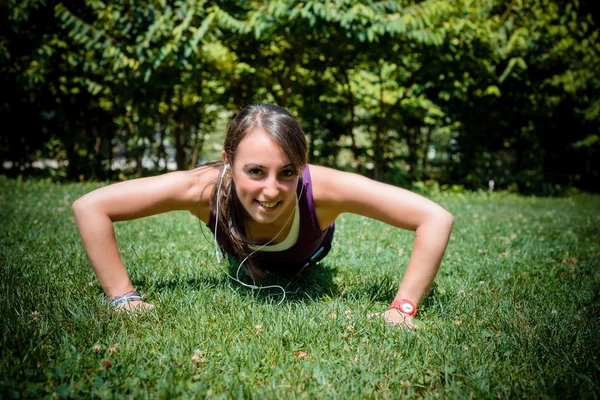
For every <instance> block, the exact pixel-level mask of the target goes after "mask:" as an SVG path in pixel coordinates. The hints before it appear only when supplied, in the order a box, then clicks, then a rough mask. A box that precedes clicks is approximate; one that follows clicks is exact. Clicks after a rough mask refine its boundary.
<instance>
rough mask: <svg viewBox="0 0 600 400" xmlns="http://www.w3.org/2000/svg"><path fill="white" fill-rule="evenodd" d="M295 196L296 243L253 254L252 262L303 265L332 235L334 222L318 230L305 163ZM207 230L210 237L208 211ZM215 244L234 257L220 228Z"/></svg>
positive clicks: (210, 222) (227, 239) (212, 219)
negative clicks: (298, 221)
mask: <svg viewBox="0 0 600 400" xmlns="http://www.w3.org/2000/svg"><path fill="white" fill-rule="evenodd" d="M303 188H304V189H303ZM296 194H297V196H298V210H299V212H300V231H299V232H298V240H296V243H295V244H294V245H293V246H292V247H290V248H289V249H287V250H283V251H275V252H271V251H269V252H267V251H257V252H256V253H254V256H253V258H254V260H256V261H257V262H259V263H260V262H261V261H262V262H266V263H268V264H296V263H301V262H305V261H306V260H308V259H309V258H310V257H311V256H312V255H313V254H314V253H315V252H316V251H317V250H319V248H320V247H321V246H322V245H323V244H324V243H326V242H327V240H328V239H329V238H330V236H331V235H332V234H333V232H334V225H335V223H332V224H331V225H329V226H328V227H327V229H325V230H324V231H321V227H320V226H319V221H318V219H317V212H316V208H315V200H314V198H313V192H312V183H311V179H310V169H309V165H308V164H306V166H305V167H304V169H303V170H302V177H301V178H300V180H299V181H298V188H297V189H296ZM208 228H209V229H210V230H211V232H212V233H213V234H214V233H215V232H214V228H215V215H214V213H212V212H211V214H210V220H209V222H208ZM217 241H218V243H219V245H220V246H221V248H222V249H223V250H225V251H226V252H227V253H228V254H229V255H231V256H234V257H235V253H234V251H233V246H232V245H231V241H230V240H229V237H228V236H227V235H226V234H225V232H223V230H221V229H219V230H218V232H217Z"/></svg>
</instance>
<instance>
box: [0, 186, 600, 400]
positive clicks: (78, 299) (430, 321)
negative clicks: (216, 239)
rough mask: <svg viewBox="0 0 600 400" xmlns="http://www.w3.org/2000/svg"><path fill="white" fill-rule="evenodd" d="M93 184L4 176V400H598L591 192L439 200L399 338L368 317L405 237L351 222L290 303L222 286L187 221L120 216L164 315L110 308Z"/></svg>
mask: <svg viewBox="0 0 600 400" xmlns="http://www.w3.org/2000/svg"><path fill="white" fill-rule="evenodd" d="M96 187H98V185H97V184H89V183H85V184H57V183H52V182H50V181H49V180H46V181H40V180H21V179H7V178H4V177H0V189H1V190H0V219H1V220H2V229H1V230H0V275H1V276H2V279H0V294H1V295H0V315H1V316H2V318H1V319H0V397H1V398H3V399H9V398H54V397H58V398H69V397H84V398H124V397H133V398H190V397H193V398H203V397H209V398H261V399H263V398H286V399H287V398H323V397H325V398H344V399H346V398H373V397H377V398H389V399H397V398H400V397H407V398H439V397H451V398H527V399H529V398H533V399H536V398H573V399H595V398H598V396H599V395H600V365H599V360H598V357H599V355H600V336H599V335H598V331H599V329H600V298H599V296H600V272H599V270H598V265H599V261H600V245H599V243H598V240H597V238H598V237H599V235H600V213H599V211H600V201H599V198H598V196H591V195H576V196H571V197H563V198H555V199H548V198H539V197H521V196H517V195H513V194H508V193H506V192H501V193H486V192H476V193H470V194H461V193H458V194H456V193H455V194H452V193H435V192H432V193H430V196H431V198H432V199H434V200H435V201H437V202H438V203H440V204H441V205H443V206H444V207H446V208H447V209H448V210H449V211H450V212H452V213H453V215H454V216H455V218H456V223H455V227H454V231H453V235H452V239H451V240H450V243H449V247H448V251H447V254H446V257H445V259H444V262H443V265H442V267H441V270H440V273H439V274H438V277H437V278H436V284H437V286H436V288H435V290H434V292H433V294H431V295H430V296H429V297H428V298H427V299H426V300H425V303H424V304H423V306H422V307H421V310H420V312H419V316H418V324H419V325H420V328H419V329H418V330H416V331H406V330H403V329H399V328H397V327H393V326H388V325H386V324H385V323H384V322H383V321H381V320H379V319H373V318H368V317H367V315H368V314H369V313H372V312H379V311H383V310H385V309H386V307H387V306H388V305H389V302H390V301H391V299H392V298H393V296H394V294H395V292H396V289H397V285H398V284H399V281H400V279H401V276H402V274H403V273H404V270H405V268H406V264H407V261H408V257H409V256H410V250H411V247H412V242H413V233H412V232H408V231H403V230H399V229H390V227H388V226H386V225H384V224H381V223H379V222H376V221H371V220H367V219H364V218H361V217H357V216H354V215H343V216H342V217H341V218H340V219H339V220H338V224H337V231H336V238H335V241H334V245H333V249H332V252H331V253H330V255H328V257H327V258H325V260H324V261H323V262H322V264H319V265H318V266H316V267H315V268H314V269H313V270H312V271H310V273H307V274H305V275H303V276H301V277H300V278H299V280H297V281H292V282H288V281H279V282H278V283H280V284H283V285H285V286H286V287H287V290H288V291H289V293H288V295H287V296H286V299H285V301H284V302H283V303H282V304H281V305H277V303H278V302H279V301H280V300H281V298H282V297H281V293H280V292H279V291H277V290H274V291H271V292H252V291H250V290H248V289H245V288H242V287H240V286H239V285H238V284H236V283H233V282H232V281H230V280H229V279H228V278H227V277H226V272H227V269H226V267H225V266H223V265H219V264H217V263H216V261H215V259H214V252H213V249H214V248H213V247H212V242H211V240H210V235H209V234H208V232H209V231H208V229H207V228H206V227H204V228H201V227H200V226H199V223H198V221H197V219H195V218H193V217H192V216H191V215H190V214H189V213H182V212H174V213H170V214H166V215H161V216H155V217H150V218H145V219H142V220H136V221H131V222H128V223H126V224H116V233H117V237H118V240H119V244H120V248H121V253H122V256H123V258H124V260H125V263H126V265H127V267H128V270H129V272H130V274H131V277H132V279H133V281H134V284H135V286H136V287H137V289H139V290H140V291H142V292H146V293H148V296H149V297H148V299H149V301H150V302H152V303H153V304H155V305H156V309H155V310H154V311H151V312H148V313H145V314H141V315H131V314H128V313H117V312H113V311H111V310H110V309H109V307H108V306H107V305H106V304H102V301H101V300H102V290H101V288H100V286H99V285H98V283H97V280H96V279H95V277H94V275H93V272H92V270H91V268H90V266H89V262H88V261H87V258H86V256H85V253H84V250H83V247H82V246H81V243H80V239H79V235H78V233H77V229H76V226H75V223H74V221H73V216H72V214H71V212H70V205H71V203H72V202H73V201H74V200H75V199H76V198H78V197H79V196H81V195H82V194H83V193H86V192H88V191H90V190H92V189H94V188H96ZM202 232H204V234H206V235H207V236H208V240H205V239H204V238H203V237H202V236H203V233H202ZM234 267H235V266H234Z"/></svg>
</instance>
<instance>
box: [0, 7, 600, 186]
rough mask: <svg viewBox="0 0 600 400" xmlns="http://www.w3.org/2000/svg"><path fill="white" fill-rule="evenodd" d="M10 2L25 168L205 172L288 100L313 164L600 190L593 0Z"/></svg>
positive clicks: (9, 65)
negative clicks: (207, 163) (262, 106)
mask: <svg viewBox="0 0 600 400" xmlns="http://www.w3.org/2000/svg"><path fill="white" fill-rule="evenodd" d="M3 7H4V9H3V13H2V17H1V18H2V19H3V24H2V28H1V31H0V59H1V60H2V64H1V65H0V72H2V74H1V78H0V79H2V85H3V87H7V88H10V91H9V92H10V93H11V95H10V96H9V95H8V94H7V93H8V92H6V91H3V92H4V94H3V95H2V96H3V97H2V103H1V106H2V108H1V112H2V114H3V116H4V117H5V120H6V121H9V123H10V124H9V125H10V126H11V128H10V131H9V133H3V134H2V140H1V142H0V146H1V147H0V152H1V154H2V157H3V158H4V160H6V161H10V163H9V164H11V163H12V165H15V166H17V167H18V168H23V167H26V166H28V165H30V164H31V163H32V162H33V161H34V160H37V159H40V158H52V159H57V160H62V161H63V162H64V163H65V164H67V162H68V169H67V175H68V177H70V178H82V179H86V178H94V177H95V178H107V177H111V178H115V177H116V176H115V175H114V174H115V169H114V166H115V165H114V164H115V162H116V161H118V160H125V162H126V165H127V166H130V167H132V168H133V169H134V171H135V173H136V174H138V175H143V174H145V173H148V170H147V168H145V167H144V164H143V161H144V160H151V161H153V162H154V164H155V165H156V166H158V168H159V169H166V163H167V161H168V160H169V159H171V158H174V160H175V162H176V165H177V167H178V168H180V169H184V168H188V167H190V166H192V165H194V164H196V163H197V162H198V161H199V160H202V159H205V158H207V157H210V155H211V154H212V153H211V152H212V151H213V150H214V149H213V148H212V147H211V146H210V145H211V143H218V141H219V140H220V139H219V138H221V137H222V136H221V135H222V133H223V124H224V123H225V122H226V121H227V118H229V117H230V116H231V113H232V112H234V111H235V110H237V109H239V108H240V107H242V106H243V105H245V104H248V103H251V102H272V103H277V104H280V105H282V106H284V107H287V108H289V109H290V110H291V111H292V112H293V113H295V114H296V115H297V116H298V118H299V119H300V121H301V123H302V124H303V127H304V128H305V131H306V133H307V137H308V138H309V141H310V145H311V162H320V163H325V164H330V165H336V166H338V167H342V168H349V169H354V170H358V171H360V172H362V173H365V174H369V175H372V176H374V177H376V178H377V179H382V180H387V181H391V182H395V183H399V184H406V185H408V184H410V183H411V182H413V181H415V180H427V179H435V180H437V181H440V182H446V183H459V184H463V185H466V186H468V187H471V188H478V187H487V182H488V181H489V180H494V181H495V182H496V185H498V186H500V187H503V188H511V189H515V190H521V191H529V192H531V191H533V192H541V193H552V192H554V191H556V190H557V188H559V187H567V186H578V187H582V188H586V189H593V188H594V186H593V185H594V182H595V181H597V178H598V161H597V160H598V150H599V147H600V144H599V140H598V132H597V126H598V121H599V118H600V98H599V96H598V93H599V90H598V89H599V87H598V86H599V80H598V78H597V74H596V73H595V72H596V71H598V70H600V68H599V67H600V65H599V63H600V57H599V53H600V51H599V50H600V47H599V46H600V45H599V44H598V32H599V31H598V29H597V28H596V25H595V22H594V18H593V16H592V15H591V14H590V13H589V10H590V8H589V5H587V3H584V5H583V6H581V5H580V3H579V1H577V0H568V1H564V2H560V3H558V2H553V1H550V0H533V1H525V0H450V1H445V0H444V1H442V0H425V1H415V0H403V1H356V0H329V1H306V2H296V1H291V0H276V1H263V0H256V1H252V2H247V1H232V0H229V1H221V2H215V1H208V0H206V1H200V0H177V1H167V0H160V1H151V0H145V1H133V0H120V1H99V0H81V1H77V2H58V1H51V0H31V1H29V2H26V3H23V4H17V2H16V1H9V2H7V3H5V5H4V6H3ZM49 14H50V15H53V17H49ZM23 114H27V115H30V116H31V117H30V118H27V119H22V118H20V117H18V116H19V115H23ZM17 131H18V132H19V134H15V133H14V132H17ZM170 149H173V151H174V155H172V156H171V155H170V154H169V151H170ZM13 170H14V168H13Z"/></svg>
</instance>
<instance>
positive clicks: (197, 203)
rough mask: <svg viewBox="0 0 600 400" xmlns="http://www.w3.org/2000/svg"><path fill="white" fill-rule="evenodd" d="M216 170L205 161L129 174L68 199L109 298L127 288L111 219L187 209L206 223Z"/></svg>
mask: <svg viewBox="0 0 600 400" xmlns="http://www.w3.org/2000/svg"><path fill="white" fill-rule="evenodd" d="M217 173H218V171H217V170H216V169H213V168H208V167H207V168H201V169H195V170H191V171H178V172H171V173H167V174H164V175H160V176H155V177H150V178H141V179H134V180H130V181H126V182H120V183H116V184H112V185H109V186H105V187H102V188H100V189H97V190H94V191H92V192H90V193H88V194H86V195H84V196H82V197H81V198H79V199H78V200H76V201H75V202H74V203H73V206H72V210H73V214H74V215H75V221H76V223H77V227H78V229H79V233H80V235H81V239H82V242H83V246H84V248H85V251H86V253H87V255H88V258H89V260H90V263H91V265H92V269H93V270H94V273H95V274H96V277H97V278H98V281H99V282H100V285H101V286H102V288H103V289H104V292H105V293H106V295H107V296H108V297H109V298H111V297H114V296H120V295H123V294H125V293H127V292H129V291H131V290H133V286H132V284H131V281H130V279H129V275H128V274H127V271H126V270H125V266H124V265H123V261H122V260H121V257H120V254H119V249H118V247H117V241H116V238H115V232H114V228H113V222H117V221H127V220H132V219H137V218H142V217H146V216H149V215H154V214H160V213H165V212H168V211H175V210H188V211H191V212H192V213H194V214H195V215H196V216H198V218H200V219H201V220H202V221H204V222H205V223H206V222H208V218H209V216H210V207H209V199H210V194H211V192H212V187H213V185H214V180H215V178H216V175H217ZM139 306H142V307H147V306H149V305H146V304H145V303H142V302H132V303H131V304H127V308H131V307H139Z"/></svg>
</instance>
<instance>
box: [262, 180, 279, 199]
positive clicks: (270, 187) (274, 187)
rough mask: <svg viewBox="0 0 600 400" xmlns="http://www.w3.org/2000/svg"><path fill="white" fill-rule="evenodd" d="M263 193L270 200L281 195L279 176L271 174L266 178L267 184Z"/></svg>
mask: <svg viewBox="0 0 600 400" xmlns="http://www.w3.org/2000/svg"><path fill="white" fill-rule="evenodd" d="M263 195H264V196H265V197H266V198H267V199H269V200H274V199H275V198H276V197H277V196H278V195H279V182H277V177H274V176H270V177H268V178H267V179H266V181H265V186H264V187H263Z"/></svg>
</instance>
